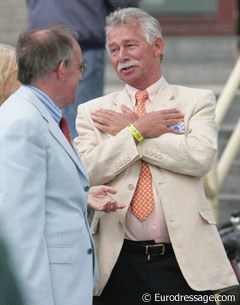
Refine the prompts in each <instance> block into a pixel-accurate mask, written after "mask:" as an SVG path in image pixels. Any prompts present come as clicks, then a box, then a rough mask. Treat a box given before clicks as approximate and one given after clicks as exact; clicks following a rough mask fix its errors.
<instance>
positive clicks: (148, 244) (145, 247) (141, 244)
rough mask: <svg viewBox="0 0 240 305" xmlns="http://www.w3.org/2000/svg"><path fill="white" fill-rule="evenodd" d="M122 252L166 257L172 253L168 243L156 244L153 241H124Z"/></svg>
mask: <svg viewBox="0 0 240 305" xmlns="http://www.w3.org/2000/svg"><path fill="white" fill-rule="evenodd" d="M122 250H123V251H130V252H134V253H138V254H143V255H166V254H170V253H173V248H172V245H171V244H170V243H159V244H156V243H155V242H154V241H151V240H149V241H132V240H128V239H124V243H123V247H122Z"/></svg>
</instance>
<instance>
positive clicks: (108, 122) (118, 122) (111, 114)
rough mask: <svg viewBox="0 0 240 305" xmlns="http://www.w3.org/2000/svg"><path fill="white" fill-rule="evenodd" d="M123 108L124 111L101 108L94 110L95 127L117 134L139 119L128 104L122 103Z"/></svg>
mask: <svg viewBox="0 0 240 305" xmlns="http://www.w3.org/2000/svg"><path fill="white" fill-rule="evenodd" d="M121 108H122V113H121V112H117V111H114V110H108V109H99V110H96V111H94V112H92V119H93V122H94V125H95V127H96V128H97V129H98V130H100V131H102V132H106V133H109V134H111V135H113V136H115V135H116V134H117V133H119V131H121V130H122V129H124V128H125V127H127V126H128V125H129V124H130V123H132V122H134V121H135V120H136V119H137V115H136V113H135V112H133V111H132V110H131V109H129V108H128V107H127V106H125V105H122V106H121Z"/></svg>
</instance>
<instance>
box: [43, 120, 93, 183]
mask: <svg viewBox="0 0 240 305" xmlns="http://www.w3.org/2000/svg"><path fill="white" fill-rule="evenodd" d="M45 119H47V118H46V117H45ZM47 121H48V128H49V131H50V133H51V134H52V135H53V137H54V138H55V139H56V140H57V142H58V143H59V144H60V145H61V146H62V147H63V148H64V150H65V151H66V153H67V154H68V155H69V157H70V158H71V159H72V160H73V162H74V163H75V164H76V165H77V167H78V168H79V169H80V171H81V172H82V173H83V174H84V176H85V177H86V179H87V180H88V175H87V173H86V170H85V168H84V166H83V164H82V162H81V160H80V158H79V157H78V155H77V152H76V150H75V148H74V147H73V146H71V144H70V143H69V142H68V140H67V139H66V138H65V136H64V134H63V133H62V131H61V129H60V128H59V126H58V125H57V123H56V122H55V121H54V120H53V118H52V117H50V118H49V120H48V119H47Z"/></svg>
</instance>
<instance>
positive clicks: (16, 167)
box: [0, 119, 54, 305]
mask: <svg viewBox="0 0 240 305" xmlns="http://www.w3.org/2000/svg"><path fill="white" fill-rule="evenodd" d="M0 147H1V150H0V164H1V171H0V181H1V183H0V185H1V189H0V217H1V224H2V234H3V235H4V238H5V240H6V241H7V242H8V245H9V250H10V254H11V257H12V262H13V265H14V270H16V272H18V274H17V276H18V277H19V280H20V281H19V282H20V284H21V291H22V295H24V296H25V298H26V304H30V305H33V304H48V305H54V301H53V295H52V287H51V280H50V271H49V261H48V255H47V247H46V240H45V196H46V194H45V185H46V179H47V178H46V154H45V148H44V143H43V141H42V140H41V128H39V126H37V123H34V124H33V122H30V121H27V120H25V119H18V120H15V121H13V122H12V123H11V124H10V125H9V126H8V128H5V129H4V131H2V132H1V135H0Z"/></svg>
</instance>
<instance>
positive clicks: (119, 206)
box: [117, 204, 126, 209]
mask: <svg viewBox="0 0 240 305" xmlns="http://www.w3.org/2000/svg"><path fill="white" fill-rule="evenodd" d="M125 207H126V205H124V204H117V209H124V208H125Z"/></svg>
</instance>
